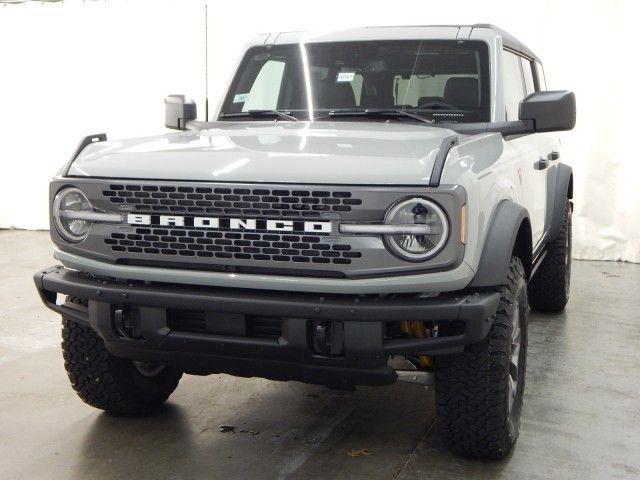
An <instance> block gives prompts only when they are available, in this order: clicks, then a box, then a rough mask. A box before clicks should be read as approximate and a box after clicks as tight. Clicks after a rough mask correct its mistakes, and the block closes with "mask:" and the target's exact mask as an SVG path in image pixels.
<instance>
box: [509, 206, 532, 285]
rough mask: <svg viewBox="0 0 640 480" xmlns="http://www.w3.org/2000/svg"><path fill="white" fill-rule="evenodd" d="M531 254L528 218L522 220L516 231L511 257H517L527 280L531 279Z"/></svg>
mask: <svg viewBox="0 0 640 480" xmlns="http://www.w3.org/2000/svg"><path fill="white" fill-rule="evenodd" d="M532 252H533V245H532V244H531V223H529V219H528V218H525V219H523V220H522V223H521V224H520V228H519V229H518V235H516V241H515V243H514V245H513V251H512V255H514V256H516V257H518V258H519V259H520V261H521V262H522V265H523V266H524V271H525V274H526V277H527V279H528V278H531V263H532V261H533V259H532Z"/></svg>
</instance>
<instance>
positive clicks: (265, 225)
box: [127, 213, 331, 233]
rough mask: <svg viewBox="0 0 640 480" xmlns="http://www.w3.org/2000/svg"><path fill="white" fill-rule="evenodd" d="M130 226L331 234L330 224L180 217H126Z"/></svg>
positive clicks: (132, 215) (131, 214)
mask: <svg viewBox="0 0 640 480" xmlns="http://www.w3.org/2000/svg"><path fill="white" fill-rule="evenodd" d="M127 223H128V224H130V225H160V226H167V227H168V226H172V227H196V228H211V229H224V230H249V231H251V230H266V231H274V232H306V233H331V222H314V221H298V220H263V219H255V218H248V219H243V218H218V217H183V216H181V215H141V214H135V213H130V214H128V215H127Z"/></svg>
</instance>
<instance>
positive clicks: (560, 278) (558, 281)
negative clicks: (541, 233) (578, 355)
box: [529, 200, 571, 312]
mask: <svg viewBox="0 0 640 480" xmlns="http://www.w3.org/2000/svg"><path fill="white" fill-rule="evenodd" d="M546 249H547V256H546V257H545V258H544V259H543V260H542V264H541V265H540V267H539V268H538V270H537V271H536V273H535V275H534V276H533V278H532V279H531V281H530V282H529V304H530V305H531V308H532V309H534V310H538V311H540V312H561V311H562V310H564V307H565V305H566V304H567V302H568V301H569V289H570V287H571V202H569V201H568V200H567V202H566V205H565V210H564V220H563V222H562V228H561V229H560V233H559V234H558V238H556V239H555V240H554V241H553V242H550V243H549V244H548V245H547V247H546Z"/></svg>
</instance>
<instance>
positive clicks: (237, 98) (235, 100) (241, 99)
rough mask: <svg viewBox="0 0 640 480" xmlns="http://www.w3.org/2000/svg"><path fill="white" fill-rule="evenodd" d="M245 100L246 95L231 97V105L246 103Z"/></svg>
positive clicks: (247, 96)
mask: <svg viewBox="0 0 640 480" xmlns="http://www.w3.org/2000/svg"><path fill="white" fill-rule="evenodd" d="M247 98H249V94H248V93H237V94H236V95H235V96H234V97H233V103H244V102H246V101H247Z"/></svg>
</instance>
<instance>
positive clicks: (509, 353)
mask: <svg viewBox="0 0 640 480" xmlns="http://www.w3.org/2000/svg"><path fill="white" fill-rule="evenodd" d="M498 291H499V292H500V303H499V304H498V308H497V310H496V312H495V313H494V315H493V319H492V320H493V325H492V327H491V330H490V331H489V334H488V336H487V338H486V339H484V340H483V341H481V342H479V343H476V344H474V345H469V346H467V347H466V348H465V351H464V352H463V353H462V354H459V355H445V356H439V357H436V359H435V362H436V363H435V373H436V411H437V415H438V422H439V427H440V434H441V436H442V438H443V440H444V443H445V444H446V445H447V447H448V448H449V449H450V450H452V451H453V452H455V453H457V454H460V455H463V456H467V457H474V458H488V459H499V458H503V457H505V456H506V455H507V454H508V453H509V451H510V450H511V447H512V446H513V444H514V443H515V441H516V439H517V438H518V433H519V431H520V412H521V410H522V397H523V392H524V380H525V371H526V362H527V311H528V304H527V284H526V279H525V274H524V268H523V266H522V263H521V262H520V259H518V258H516V257H512V258H511V262H510V266H509V275H508V279H507V285H505V286H503V287H501V288H500V289H499V290H498Z"/></svg>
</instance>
